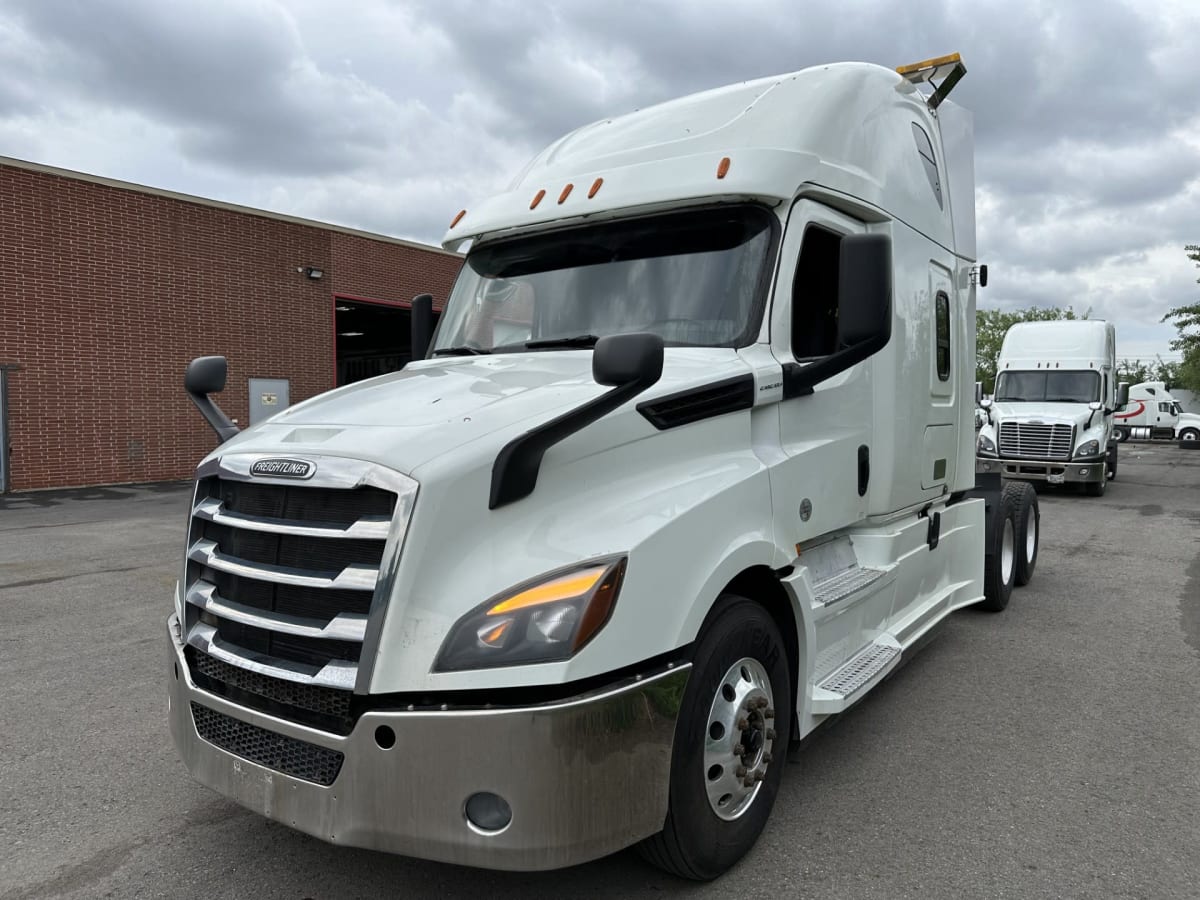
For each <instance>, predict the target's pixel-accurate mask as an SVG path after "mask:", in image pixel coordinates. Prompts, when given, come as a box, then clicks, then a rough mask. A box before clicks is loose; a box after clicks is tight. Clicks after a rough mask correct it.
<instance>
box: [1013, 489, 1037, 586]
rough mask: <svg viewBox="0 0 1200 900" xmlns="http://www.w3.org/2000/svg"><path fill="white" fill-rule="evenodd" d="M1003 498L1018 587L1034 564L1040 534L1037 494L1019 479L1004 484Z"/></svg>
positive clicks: (1014, 579) (1031, 572)
mask: <svg viewBox="0 0 1200 900" xmlns="http://www.w3.org/2000/svg"><path fill="white" fill-rule="evenodd" d="M1004 498H1005V500H1006V501H1007V502H1008V503H1009V504H1010V505H1011V506H1012V508H1013V516H1014V519H1015V524H1016V528H1015V532H1014V535H1013V538H1014V541H1015V544H1016V569H1015V571H1014V572H1013V583H1014V584H1016V585H1017V586H1018V587H1019V586H1021V585H1024V584H1029V582H1030V581H1032V580H1033V569H1034V566H1036V565H1037V555H1038V541H1039V539H1040V537H1041V515H1042V514H1041V511H1040V510H1039V509H1038V499H1037V493H1036V492H1035V491H1034V489H1033V485H1031V484H1029V483H1028V482H1023V481H1010V482H1009V483H1008V484H1006V485H1005V486H1004Z"/></svg>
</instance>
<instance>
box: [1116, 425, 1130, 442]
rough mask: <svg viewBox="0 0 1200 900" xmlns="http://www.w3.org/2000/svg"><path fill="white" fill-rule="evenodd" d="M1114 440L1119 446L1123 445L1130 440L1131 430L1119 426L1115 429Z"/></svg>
mask: <svg viewBox="0 0 1200 900" xmlns="http://www.w3.org/2000/svg"><path fill="white" fill-rule="evenodd" d="M1113 440H1114V441H1116V442H1117V443H1118V444H1123V443H1125V442H1126V441H1127V440H1129V429H1128V428H1126V427H1125V426H1124V425H1117V426H1115V427H1114V428H1113Z"/></svg>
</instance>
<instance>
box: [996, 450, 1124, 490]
mask: <svg viewBox="0 0 1200 900" xmlns="http://www.w3.org/2000/svg"><path fill="white" fill-rule="evenodd" d="M1105 465H1106V462H1105V459H1104V457H1103V456H1101V457H1098V458H1094V459H1076V460H1071V461H1069V462H1067V461H1064V460H1043V459H997V458H996V457H994V456H977V457H976V458H975V471H976V472H999V473H1000V474H1001V475H1002V476H1004V477H1005V478H1010V479H1014V480H1019V481H1045V482H1048V483H1050V484H1086V483H1088V482H1093V481H1103V480H1104V479H1105V478H1106V477H1107V473H1106V471H1105Z"/></svg>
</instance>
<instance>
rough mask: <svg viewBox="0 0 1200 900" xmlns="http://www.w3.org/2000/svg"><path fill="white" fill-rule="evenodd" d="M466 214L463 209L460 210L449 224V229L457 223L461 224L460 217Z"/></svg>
mask: <svg viewBox="0 0 1200 900" xmlns="http://www.w3.org/2000/svg"><path fill="white" fill-rule="evenodd" d="M466 214H467V211H466V210H465V209H460V210H459V211H458V215H457V216H455V217H454V221H453V222H451V223H450V227H451V228H453V227H454V226H455V225H457V224H458V223H459V222H461V221H462V217H463V216H465V215H466Z"/></svg>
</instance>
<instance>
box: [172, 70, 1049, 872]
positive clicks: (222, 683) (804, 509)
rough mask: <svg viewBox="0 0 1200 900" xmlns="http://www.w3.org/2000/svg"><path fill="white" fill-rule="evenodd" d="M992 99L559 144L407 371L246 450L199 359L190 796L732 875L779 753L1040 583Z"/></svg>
mask: <svg viewBox="0 0 1200 900" xmlns="http://www.w3.org/2000/svg"><path fill="white" fill-rule="evenodd" d="M963 71H964V69H963V67H962V63H961V61H959V60H958V58H957V56H954V57H947V58H943V59H940V60H933V61H930V62H928V63H924V64H918V65H916V66H912V67H906V68H905V69H903V70H900V71H893V70H889V69H885V68H881V67H878V66H875V65H869V64H863V63H845V64H837V65H825V66H818V67H814V68H810V69H805V70H803V71H799V72H796V73H794V74H789V75H785V76H782V77H778V78H769V79H764V80H759V81H752V82H747V83H744V84H737V85H733V86H731V87H727V88H723V89H719V90H714V91H709V92H706V93H702V94H698V95H695V96H690V97H686V98H683V99H681V100H676V101H673V102H670V103H665V104H662V105H660V106H655V107H651V108H648V109H643V110H640V111H638V112H635V113H631V114H628V115H625V116H621V117H619V118H614V119H611V120H606V121H603V122H597V123H595V124H594V125H590V126H588V127H585V128H581V129H580V130H578V131H576V132H574V133H572V134H569V135H567V136H566V137H564V138H562V139H561V140H559V141H557V142H556V143H554V144H553V145H552V146H550V147H549V148H548V149H547V150H545V151H544V152H543V153H541V154H540V155H539V156H537V157H536V158H535V159H534V160H533V161H532V162H531V163H530V164H529V165H528V167H527V168H526V169H525V170H524V171H523V172H522V173H521V174H520V175H519V176H518V178H517V179H516V181H515V182H513V184H512V186H511V189H510V190H508V191H507V192H505V193H503V194H501V195H499V196H496V197H492V198H491V199H489V200H487V201H485V202H483V203H480V204H478V205H476V206H474V207H473V208H472V209H471V210H470V211H469V212H465V213H460V214H459V215H458V216H456V217H455V219H454V222H453V225H452V227H451V229H450V231H449V232H448V234H447V236H446V239H445V245H446V246H447V247H450V248H460V247H462V246H463V245H464V244H467V243H469V244H470V250H469V252H468V253H467V255H466V259H465V264H464V266H463V269H462V272H461V275H460V277H459V278H458V281H457V283H456V285H455V287H454V289H453V292H452V295H451V296H450V297H449V299H448V302H447V306H446V310H445V313H444V315H443V316H442V318H441V321H440V322H439V324H438V327H437V333H436V335H435V336H434V337H433V341H432V345H431V346H429V347H428V348H427V347H426V344H427V342H428V335H427V334H423V333H422V329H421V328H417V332H418V336H417V339H416V340H417V342H418V344H419V345H420V346H419V347H418V352H417V353H416V354H415V359H416V361H415V362H413V363H411V364H410V365H409V366H407V367H406V368H405V369H404V370H403V371H400V372H397V373H393V374H390V375H385V376H382V377H379V378H375V379H372V380H369V381H364V382H361V383H357V384H354V385H350V386H347V387H344V388H341V389H338V390H334V391H331V392H329V393H326V394H323V395H321V396H318V397H315V398H313V399H311V400H308V401H306V402H303V403H299V404H297V405H295V406H293V407H291V408H290V409H288V410H286V411H284V412H282V413H280V414H279V415H276V416H275V417H273V418H271V419H270V420H268V421H266V422H263V423H260V424H258V425H256V426H255V427H252V428H250V429H248V430H246V431H241V432H239V431H238V430H237V429H236V427H234V426H233V425H232V423H230V422H229V420H228V419H227V418H225V416H224V415H223V414H222V413H221V412H220V410H219V409H218V408H217V407H216V405H215V404H214V403H213V401H212V400H211V398H210V397H209V394H211V393H213V392H216V391H219V390H220V389H221V388H222V387H223V386H224V383H225V373H226V364H225V360H224V359H223V358H221V357H203V358H200V359H198V360H195V361H193V363H192V364H191V365H190V366H189V368H188V373H187V376H186V379H185V382H186V386H187V389H188V391H189V394H190V396H191V397H192V399H193V400H194V401H195V402H196V404H197V405H198V406H199V407H200V409H201V411H202V412H203V413H204V415H205V416H206V418H207V419H208V420H209V422H210V423H211V424H213V426H214V428H215V429H216V430H217V431H218V434H219V435H220V437H221V438H222V440H223V443H222V444H221V445H220V446H219V447H218V448H217V449H216V450H215V451H214V452H213V453H212V454H211V455H210V456H208V457H207V458H206V459H205V460H204V461H203V462H202V463H201V464H200V466H199V469H198V471H197V478H196V483H195V497H194V501H193V505H192V512H191V519H190V526H189V532H188V536H187V546H186V553H185V555H186V559H185V562H184V566H183V573H182V578H181V580H180V582H179V585H178V587H177V590H176V593H175V609H174V612H173V613H172V614H171V616H170V618H169V620H168V623H167V628H166V646H167V653H168V666H167V679H168V686H169V697H170V723H171V731H172V734H173V735H174V740H175V743H176V746H177V747H178V750H179V753H180V755H181V756H182V758H183V761H184V763H185V765H186V766H187V768H188V770H189V771H190V772H191V774H192V775H193V776H194V777H195V778H197V779H198V780H199V781H201V782H202V783H204V784H206V785H208V786H210V787H211V788H213V789H215V790H217V791H218V792H220V793H221V794H224V795H225V796H227V797H230V798H232V799H234V800H236V801H237V802H239V803H241V804H243V805H245V806H247V807H249V808H250V809H253V810H256V811H257V812H259V813H261V814H263V815H264V816H269V817H271V818H272V819H275V820H278V821H279V822H282V823H284V824H286V825H289V826H291V827H293V828H296V829H300V830H302V831H305V832H308V833H309V834H312V835H316V836H317V837H320V838H322V839H324V840H327V841H331V842H336V843H343V844H349V845H356V846H360V847H370V848H375V849H379V850H385V851H390V852H396V853H402V854H408V855H413V856H418V857H425V858H431V859H437V860H445V861H449V862H454V863H460V864H466V865H474V866H485V867H495V868H505V869H546V868H554V867H561V866H566V865H570V864H573V863H578V862H582V861H584V860H588V859H592V858H595V857H598V856H601V855H604V854H607V853H610V852H613V851H616V850H618V849H620V848H622V847H626V846H629V845H632V844H635V843H639V844H640V846H641V848H642V850H643V852H644V853H645V854H646V855H647V856H648V857H649V858H650V859H652V860H653V861H655V862H656V863H657V864H659V865H661V866H662V867H664V868H666V869H668V870H670V871H673V872H676V873H678V874H680V875H682V876H685V877H690V878H695V879H708V878H713V877H716V876H717V875H719V874H720V873H721V872H723V871H725V870H726V869H727V868H728V867H729V866H731V865H733V864H734V863H735V862H736V861H737V860H738V859H739V858H740V857H741V856H742V855H743V854H744V853H745V852H746V851H747V850H748V849H749V848H750V846H751V845H752V844H753V842H754V840H755V839H756V837H757V836H758V834H759V832H760V831H761V830H762V828H763V826H764V824H765V822H766V820H767V817H768V815H769V813H770V811H771V807H772V804H773V803H774V802H775V798H776V795H777V792H778V790H779V785H780V782H781V779H782V778H783V770H784V763H785V760H786V757H787V751H788V750H789V748H791V747H794V746H795V745H796V744H797V742H799V741H800V739H802V738H804V737H805V736H806V735H808V734H810V733H811V732H813V730H814V729H815V728H817V727H818V726H819V725H821V723H822V722H825V721H827V720H829V719H830V718H831V717H833V716H835V715H837V714H838V713H840V712H842V711H843V710H845V709H847V708H848V707H850V706H851V705H852V704H854V703H856V702H857V701H858V700H860V699H861V698H862V697H863V696H865V695H866V694H867V693H868V692H869V691H870V690H871V689H872V688H873V687H875V686H876V685H877V684H879V683H880V682H881V681H882V680H883V679H884V678H885V677H886V676H887V675H888V674H889V673H890V672H892V671H893V670H894V669H895V667H896V666H897V664H898V663H899V662H900V661H901V660H902V659H903V658H904V657H905V656H906V655H908V654H909V653H911V652H913V651H914V650H915V649H916V648H917V646H918V645H919V642H920V641H921V639H922V637H923V636H925V635H927V634H928V633H929V632H930V630H931V629H933V628H934V627H935V626H937V625H938V623H939V622H941V621H942V620H943V619H945V618H946V616H948V615H949V614H950V613H951V612H953V611H954V610H956V609H959V608H962V607H965V606H972V605H980V606H982V607H983V608H986V609H989V610H1000V609H1003V608H1004V606H1005V605H1006V604H1007V603H1008V598H1009V592H1010V591H1011V589H1012V585H1013V583H1014V581H1015V580H1018V579H1027V578H1028V576H1029V575H1030V574H1031V571H1032V564H1033V561H1034V559H1035V557H1036V549H1037V548H1036V538H1037V533H1036V529H1032V530H1030V529H1027V528H1026V527H1025V525H1026V522H1027V521H1035V520H1036V498H1034V497H1032V490H1031V489H1030V488H1029V487H1028V486H1027V485H1021V486H1018V489H1016V490H1006V491H1005V492H1004V493H1002V492H1001V487H1000V479H999V478H998V477H992V478H988V477H986V476H983V477H981V478H980V480H979V483H978V484H977V478H976V472H975V465H974V429H973V423H972V409H973V400H974V396H975V391H974V390H973V387H974V386H973V371H974V359H975V341H974V321H975V291H976V281H977V279H978V277H979V276H980V275H982V274H984V273H982V272H981V271H980V267H978V266H977V265H976V262H975V255H976V254H975V225H974V208H973V203H974V184H973V163H972V153H973V151H972V136H971V135H972V131H971V119H970V116H969V114H968V113H966V112H965V111H964V110H962V109H959V108H956V107H955V106H953V105H952V104H950V103H945V102H942V101H943V100H944V98H945V95H946V94H947V93H948V91H949V88H950V87H951V86H952V85H953V83H954V82H955V81H957V80H958V78H959V77H960V76H961V75H962V72H963ZM418 307H420V304H418ZM427 350H428V352H426V351H427ZM1019 488H1024V491H1025V492H1022V491H1021V490H1020V489H1019ZM930 702H931V703H936V702H937V701H936V698H931V700H930ZM981 702H982V701H981Z"/></svg>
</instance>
